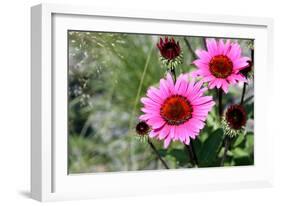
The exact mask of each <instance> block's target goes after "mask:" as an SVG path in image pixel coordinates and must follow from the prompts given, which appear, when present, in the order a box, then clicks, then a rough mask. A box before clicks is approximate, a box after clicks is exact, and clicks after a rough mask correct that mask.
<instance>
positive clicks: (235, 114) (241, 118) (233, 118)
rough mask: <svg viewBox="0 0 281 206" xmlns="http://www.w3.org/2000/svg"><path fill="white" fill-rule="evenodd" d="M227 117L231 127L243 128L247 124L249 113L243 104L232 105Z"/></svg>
mask: <svg viewBox="0 0 281 206" xmlns="http://www.w3.org/2000/svg"><path fill="white" fill-rule="evenodd" d="M225 118H226V121H227V123H228V125H229V126H230V127H231V128H233V129H241V128H242V127H243V126H245V125H246V121H247V114H246V111H245V109H244V108H243V106H241V105H232V106H230V107H229V108H228V109H227V111H226V115H225Z"/></svg>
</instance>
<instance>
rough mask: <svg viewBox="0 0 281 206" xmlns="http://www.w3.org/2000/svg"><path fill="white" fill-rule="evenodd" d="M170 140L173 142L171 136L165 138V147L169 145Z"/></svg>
mask: <svg viewBox="0 0 281 206" xmlns="http://www.w3.org/2000/svg"><path fill="white" fill-rule="evenodd" d="M170 142H171V138H170V137H169V136H168V137H166V139H165V140H164V148H165V149H166V148H167V147H168V146H169V144H170Z"/></svg>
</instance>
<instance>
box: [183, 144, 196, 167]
mask: <svg viewBox="0 0 281 206" xmlns="http://www.w3.org/2000/svg"><path fill="white" fill-rule="evenodd" d="M185 150H186V151H187V154H188V156H189V157H190V160H191V161H192V164H193V166H194V167H198V166H199V164H198V159H197V156H196V153H195V149H194V146H193V142H192V140H190V143H189V145H185Z"/></svg>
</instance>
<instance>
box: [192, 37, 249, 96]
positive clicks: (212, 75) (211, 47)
mask: <svg viewBox="0 0 281 206" xmlns="http://www.w3.org/2000/svg"><path fill="white" fill-rule="evenodd" d="M206 43H207V51H205V50H197V51H196V54H197V56H198V57H199V59H197V60H195V61H194V62H193V63H194V64H195V65H196V67H197V68H198V70H197V71H195V72H193V74H194V75H199V76H201V77H202V78H203V81H204V82H208V83H209V88H210V89H213V88H215V87H216V88H222V90H223V91H224V92H225V93H227V92H228V87H229V85H233V84H236V83H237V82H239V81H242V82H245V81H246V78H245V77H244V76H243V75H242V74H241V73H240V70H242V69H244V68H245V67H247V66H248V62H247V61H249V60H250V58H248V57H243V56H241V48H240V45H239V44H238V43H230V41H229V40H227V41H226V43H224V42H223V40H222V39H221V40H219V41H218V42H217V41H216V40H214V39H207V41H206Z"/></svg>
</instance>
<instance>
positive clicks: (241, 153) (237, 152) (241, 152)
mask: <svg viewBox="0 0 281 206" xmlns="http://www.w3.org/2000/svg"><path fill="white" fill-rule="evenodd" d="M232 152H233V156H234V158H240V157H247V156H249V154H248V153H247V152H246V151H245V150H243V149H241V148H239V147H237V148H235V149H234V150H233V151H232Z"/></svg>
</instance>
